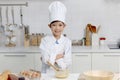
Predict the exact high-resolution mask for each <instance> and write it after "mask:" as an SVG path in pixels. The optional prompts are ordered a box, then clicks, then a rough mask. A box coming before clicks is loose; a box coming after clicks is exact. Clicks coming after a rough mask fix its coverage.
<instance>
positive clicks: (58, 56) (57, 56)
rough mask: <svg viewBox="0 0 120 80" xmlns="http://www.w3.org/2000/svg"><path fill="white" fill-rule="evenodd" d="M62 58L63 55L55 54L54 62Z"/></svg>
mask: <svg viewBox="0 0 120 80" xmlns="http://www.w3.org/2000/svg"><path fill="white" fill-rule="evenodd" d="M63 57H64V55H63V54H57V55H56V59H55V60H58V59H60V58H63Z"/></svg>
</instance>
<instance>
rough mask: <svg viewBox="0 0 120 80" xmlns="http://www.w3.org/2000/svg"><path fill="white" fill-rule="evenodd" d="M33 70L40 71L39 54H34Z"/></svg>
mask: <svg viewBox="0 0 120 80" xmlns="http://www.w3.org/2000/svg"><path fill="white" fill-rule="evenodd" d="M34 66H35V70H38V71H41V67H42V62H41V54H40V53H37V54H35V65H34Z"/></svg>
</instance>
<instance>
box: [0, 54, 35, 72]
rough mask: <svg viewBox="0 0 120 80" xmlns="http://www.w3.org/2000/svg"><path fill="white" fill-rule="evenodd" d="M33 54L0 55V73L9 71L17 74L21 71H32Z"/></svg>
mask: <svg viewBox="0 0 120 80" xmlns="http://www.w3.org/2000/svg"><path fill="white" fill-rule="evenodd" d="M34 56H35V55H34V54H29V53H28V54H25V53H0V72H2V71H3V70H10V71H11V72H15V73H19V72H20V71H22V70H28V69H30V68H32V69H34V61H35V60H34V58H35V57H34Z"/></svg>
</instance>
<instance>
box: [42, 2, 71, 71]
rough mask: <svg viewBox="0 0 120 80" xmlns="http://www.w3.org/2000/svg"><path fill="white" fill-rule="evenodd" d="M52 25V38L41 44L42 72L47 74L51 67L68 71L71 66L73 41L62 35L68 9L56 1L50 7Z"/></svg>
mask: <svg viewBox="0 0 120 80" xmlns="http://www.w3.org/2000/svg"><path fill="white" fill-rule="evenodd" d="M49 14H50V15H49V16H50V23H49V24H48V26H49V28H50V29H51V32H52V36H46V37H44V38H43V39H42V41H41V44H40V49H41V54H42V72H46V70H47V69H49V68H50V66H49V65H48V64H47V61H49V62H50V63H51V64H53V65H57V66H58V67H59V68H61V69H66V68H68V67H69V66H70V65H71V40H70V39H68V38H67V37H64V36H63V35H62V32H63V30H64V28H65V26H66V25H65V14H66V7H65V6H64V4H62V3H61V2H59V1H54V2H53V3H51V4H50V6H49Z"/></svg>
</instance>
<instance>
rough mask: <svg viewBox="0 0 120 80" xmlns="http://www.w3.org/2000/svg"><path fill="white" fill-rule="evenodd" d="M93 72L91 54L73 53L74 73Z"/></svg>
mask: <svg viewBox="0 0 120 80" xmlns="http://www.w3.org/2000/svg"><path fill="white" fill-rule="evenodd" d="M87 70H91V54H90V53H73V54H72V72H74V73H82V72H84V71H87Z"/></svg>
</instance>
